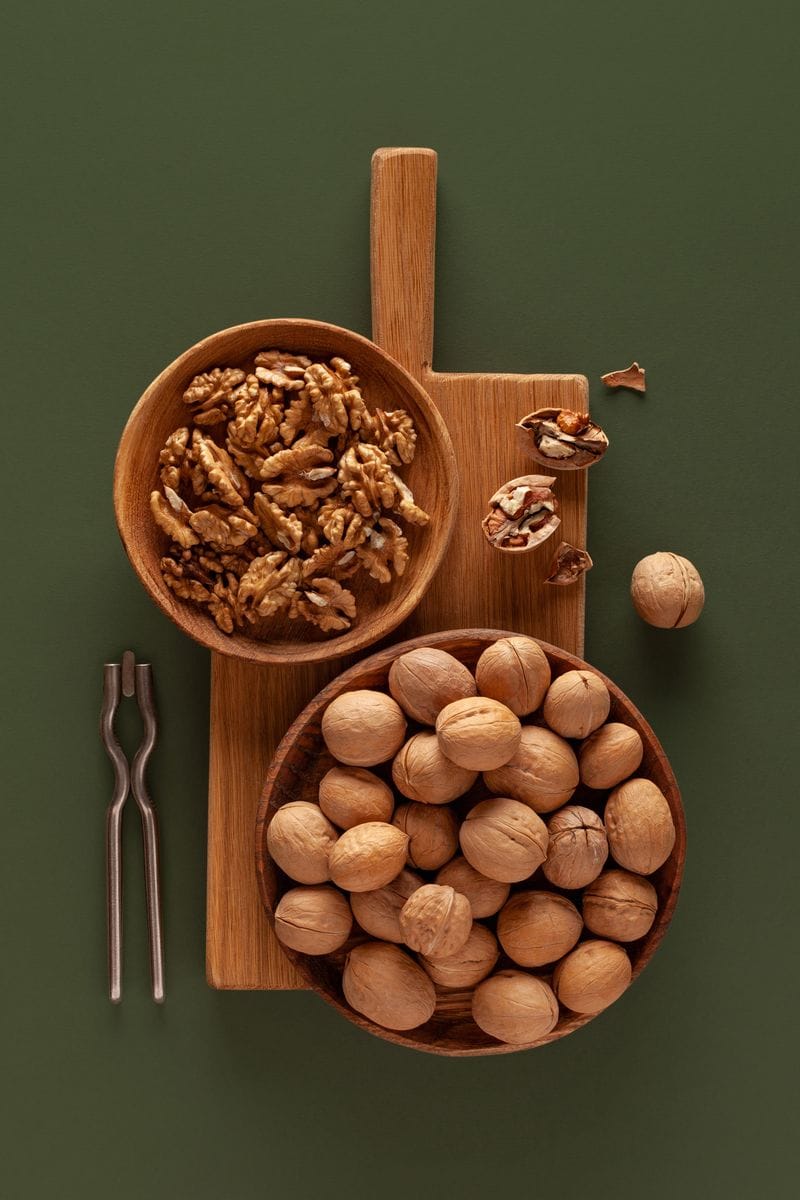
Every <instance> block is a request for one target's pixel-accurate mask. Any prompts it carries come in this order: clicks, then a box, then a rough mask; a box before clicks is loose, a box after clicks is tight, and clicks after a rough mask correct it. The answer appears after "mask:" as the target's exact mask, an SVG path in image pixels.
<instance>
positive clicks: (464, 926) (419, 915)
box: [400, 883, 472, 958]
mask: <svg viewBox="0 0 800 1200" xmlns="http://www.w3.org/2000/svg"><path fill="white" fill-rule="evenodd" d="M400 928H401V930H402V931H403V941H404V942H405V944H406V945H407V946H408V948H409V950H416V951H418V953H420V954H426V955H432V956H433V957H434V958H435V957H437V955H438V956H439V957H442V958H447V957H448V955H450V954H455V953H456V951H458V950H460V949H461V947H462V946H463V945H464V943H465V942H466V940H467V938H468V937H469V935H470V930H471V929H472V910H471V909H470V906H469V900H468V899H467V897H466V896H462V895H461V893H460V892H456V891H454V890H453V889H452V888H451V887H443V886H441V885H440V884H438V883H425V884H423V885H422V887H421V888H417V890H416V891H415V892H413V893H412V895H410V896H409V898H408V900H407V901H406V903H405V905H404V906H403V909H402V911H401V913H400Z"/></svg>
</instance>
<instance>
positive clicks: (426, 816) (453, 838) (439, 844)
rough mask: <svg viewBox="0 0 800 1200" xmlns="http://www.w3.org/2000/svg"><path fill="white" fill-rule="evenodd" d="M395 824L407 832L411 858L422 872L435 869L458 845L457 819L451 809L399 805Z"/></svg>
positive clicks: (412, 804)
mask: <svg viewBox="0 0 800 1200" xmlns="http://www.w3.org/2000/svg"><path fill="white" fill-rule="evenodd" d="M392 820H393V823H394V824H395V825H396V826H397V828H398V829H402V831H403V833H405V834H407V835H408V839H409V841H408V861H409V863H410V864H411V866H412V867H419V869H420V870H421V871H435V870H437V868H438V867H441V866H442V865H443V863H446V862H447V861H448V859H451V858H452V857H453V855H454V854H455V852H456V849H457V847H458V821H457V820H456V817H455V814H454V813H453V812H452V811H451V810H450V809H449V808H440V807H431V806H430V805H428V804H417V803H416V802H412V803H410V804H400V805H398V807H397V810H396V812H395V814H394V817H393V818H392Z"/></svg>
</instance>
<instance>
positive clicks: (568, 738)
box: [267, 637, 675, 1045]
mask: <svg viewBox="0 0 800 1200" xmlns="http://www.w3.org/2000/svg"><path fill="white" fill-rule="evenodd" d="M388 684H389V692H390V693H391V694H390V695H387V694H386V693H385V692H382V691H377V690H361V691H352V692H344V693H342V694H341V695H339V696H337V697H336V698H335V699H334V700H332V701H331V703H330V704H329V705H328V707H327V708H326V710H325V712H324V715H323V719H322V736H323V738H324V741H325V744H326V746H327V749H328V751H329V752H330V754H331V755H332V756H333V758H334V759H335V760H336V765H334V766H332V767H331V768H330V770H328V771H327V773H326V774H325V776H324V777H323V778H322V780H321V782H320V785H319V803H318V804H316V803H312V802H308V801H290V802H289V803H286V804H284V805H282V806H281V807H280V808H278V809H277V810H276V811H275V813H274V815H273V817H272V820H271V822H270V824H269V827H268V830H267V845H268V849H269V853H270V855H271V857H272V859H273V860H274V862H275V863H276V864H277V866H278V867H280V868H281V869H282V870H283V871H284V872H285V874H286V875H288V876H289V877H290V878H291V879H292V880H294V881H295V882H296V883H297V884H299V885H301V886H297V887H292V888H290V890H288V891H286V892H285V893H284V894H283V896H282V898H281V899H280V901H279V903H278V905H277V907H276V910H275V929H276V932H277V935H278V938H279V939H280V941H281V942H283V944H284V945H286V946H289V947H291V948H293V949H294V950H297V951H299V952H301V953H304V954H311V955H323V954H335V953H336V952H337V951H341V950H342V948H343V947H346V949H347V953H346V957H345V959H344V966H343V972H342V990H343V993H344V997H345V999H346V1001H347V1002H348V1004H349V1005H350V1006H351V1007H352V1008H353V1009H355V1011H356V1012H359V1013H362V1014H363V1015H364V1016H366V1017H368V1018H369V1019H370V1020H372V1021H374V1022H375V1023H376V1024H378V1025H381V1026H383V1027H385V1028H387V1029H395V1030H408V1029H414V1028H416V1027H418V1026H420V1025H422V1024H424V1023H425V1022H426V1021H428V1020H429V1019H430V1018H431V1017H432V1016H433V1013H434V1011H435V1009H436V1005H437V994H438V993H437V989H439V990H440V991H442V990H444V989H456V990H458V991H461V992H463V991H464V990H469V991H470V992H471V1007H472V1016H473V1018H474V1020H475V1022H476V1024H477V1025H478V1026H479V1027H480V1028H481V1029H482V1030H483V1031H484V1032H485V1033H487V1034H490V1035H491V1036H492V1037H495V1038H497V1039H498V1040H499V1041H502V1042H508V1043H512V1044H519V1045H522V1044H526V1043H530V1042H535V1041H537V1040H538V1039H540V1038H543V1037H545V1036H546V1035H547V1034H548V1033H550V1032H551V1030H552V1029H553V1028H554V1027H555V1026H556V1024H557V1022H558V1020H559V1016H560V1012H561V1010H562V1009H565V1010H569V1011H570V1012H572V1013H578V1014H594V1013H597V1012H600V1011H601V1010H602V1009H604V1008H605V1007H607V1006H608V1005H609V1004H611V1003H612V1002H613V1001H614V1000H616V999H617V998H618V997H619V996H620V995H621V994H622V992H623V991H624V990H625V988H626V987H627V985H628V983H629V982H630V979H631V961H630V958H629V957H628V952H627V949H626V947H628V946H629V944H630V943H632V942H635V941H637V940H638V939H639V938H642V937H644V935H645V934H646V933H647V932H648V930H649V929H650V927H651V925H652V924H653V921H654V919H655V916H656V911H657V907H658V900H657V895H656V890H655V888H654V886H653V884H652V883H651V882H650V880H649V879H647V876H648V875H651V874H652V873H653V872H654V871H656V870H657V869H658V868H659V867H660V866H662V865H663V863H664V862H666V860H667V858H668V857H669V855H670V853H671V851H672V847H673V845H674V842H675V828H674V825H673V821H672V815H671V813H670V809H669V806H668V804H667V801H666V798H665V797H664V795H663V794H662V792H661V791H660V790H659V788H658V787H657V786H656V785H655V784H654V783H653V782H652V781H650V780H649V779H646V778H643V777H639V776H637V775H636V772H637V771H638V769H639V767H640V765H641V762H642V756H643V745H642V740H641V737H640V735H639V733H638V732H637V730H635V729H633V728H631V727H630V726H628V725H625V724H622V723H620V722H617V721H611V722H609V721H608V720H607V718H608V716H609V712H610V707H611V699H610V696H609V693H608V689H607V688H606V685H605V683H604V682H603V681H602V680H601V679H600V678H599V677H598V676H597V675H596V674H594V673H593V672H592V671H589V670H573V671H567V672H566V673H565V674H562V675H559V676H558V677H557V678H555V679H553V678H552V675H551V668H550V663H549V661H548V658H547V656H546V654H545V653H544V651H543V650H542V648H541V646H540V645H539V643H538V642H536V641H535V640H534V639H532V638H528V637H509V638H503V639H500V640H498V641H496V642H494V643H493V644H491V645H490V646H489V647H488V648H487V649H485V650H484V651H483V653H482V654H481V656H480V658H479V659H478V662H477V666H476V669H475V673H474V675H473V674H472V672H471V671H470V670H469V669H468V667H467V666H465V665H464V664H463V663H462V662H460V661H459V660H458V659H457V658H455V657H453V656H452V655H450V654H448V653H446V652H445V651H442V650H438V649H433V648H419V649H415V650H411V651H409V652H408V653H406V654H403V655H401V656H400V657H399V658H397V659H396V660H395V661H394V663H393V664H392V667H391V670H390V672H389V679H388ZM520 718H526V719H527V720H526V723H525V724H523V723H522V722H521V720H520ZM409 720H410V721H412V722H414V723H415V726H416V727H417V731H416V732H412V733H411V736H410V737H409V736H408V733H409V730H408V721H409ZM381 764H386V765H385V766H382V765H381ZM389 764H391V765H390V766H389ZM368 768H378V771H373V770H370V769H368ZM390 780H391V783H390ZM579 787H580V788H581V793H580V797H581V803H580V804H575V803H570V801H571V799H572V797H573V795H574V793H575V792H576V790H577V789H578V788H579ZM355 926H357V927H358V928H356V927H355ZM354 935H355V936H354ZM366 939H369V940H366ZM340 957H341V956H340ZM337 961H338V960H337ZM498 967H499V968H500V969H497V968H498Z"/></svg>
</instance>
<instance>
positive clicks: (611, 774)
mask: <svg viewBox="0 0 800 1200" xmlns="http://www.w3.org/2000/svg"><path fill="white" fill-rule="evenodd" d="M643 754H644V746H643V745H642V739H641V737H640V736H639V734H638V733H637V731H636V730H635V729H631V727H630V725H622V724H620V723H619V722H617V721H609V722H608V724H607V725H601V726H600V728H599V729H597V730H596V731H595V732H594V733H593V734H592V735H591V737H588V738H587V739H586V741H585V742H584V743H583V745H582V746H581V748H580V750H579V751H578V766H579V767H580V772H581V783H585V784H586V786H587V787H590V788H597V789H600V790H605V789H606V788H612V787H616V785H617V784H618V783H622V781H623V779H627V778H628V777H629V776H630V775H632V774H633V772H634V771H637V770H638V769H639V766H640V765H641V761H642V756H643Z"/></svg>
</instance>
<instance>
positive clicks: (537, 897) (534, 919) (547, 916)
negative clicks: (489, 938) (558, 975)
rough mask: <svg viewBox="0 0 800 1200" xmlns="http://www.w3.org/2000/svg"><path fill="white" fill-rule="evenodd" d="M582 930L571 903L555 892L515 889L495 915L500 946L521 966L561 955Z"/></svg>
mask: <svg viewBox="0 0 800 1200" xmlns="http://www.w3.org/2000/svg"><path fill="white" fill-rule="evenodd" d="M582 929H583V920H582V918H581V915H580V913H579V912H578V910H577V908H576V907H575V905H574V904H572V902H571V901H569V900H567V898H566V896H559V895H558V894H557V893H556V892H541V891H534V892H517V894H516V895H514V896H512V897H511V899H510V900H509V902H508V904H506V906H505V907H504V908H503V910H502V912H501V913H500V916H499V917H498V918H497V936H498V938H499V939H500V945H501V946H502V947H503V949H504V950H505V952H506V954H507V955H508V957H509V958H511V959H513V960H514V962H515V963H519V965H520V966H521V967H542V966H544V965H545V963H552V962H556V961H557V960H558V959H559V958H563V957H564V955H565V954H568V953H569V951H570V950H571V949H572V948H573V946H574V945H575V944H576V942H577V941H578V938H579V937H580V936H581V930H582Z"/></svg>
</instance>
